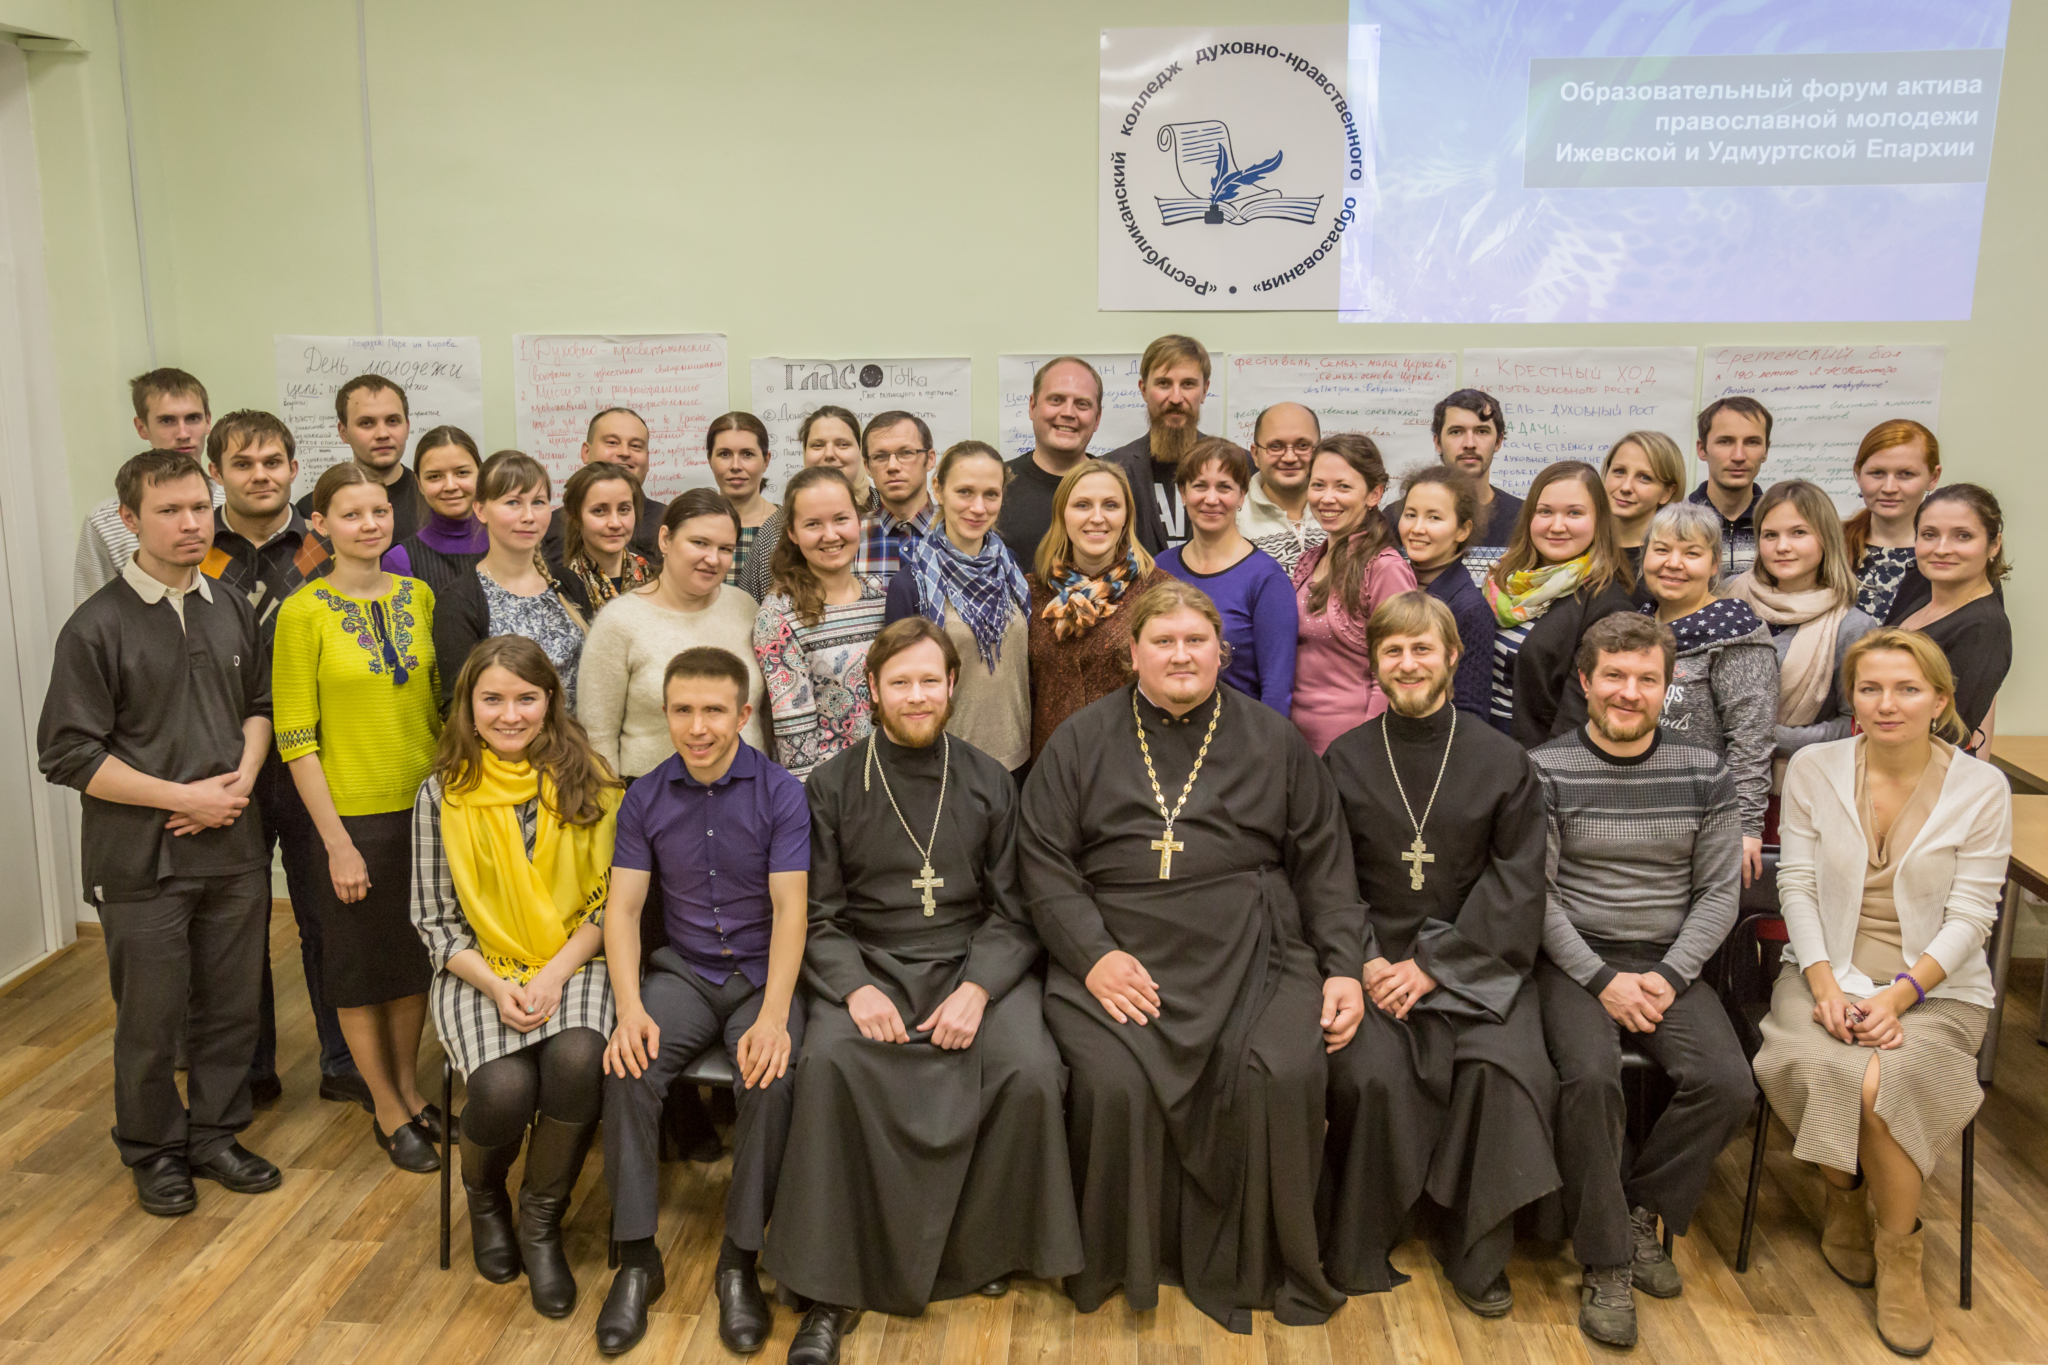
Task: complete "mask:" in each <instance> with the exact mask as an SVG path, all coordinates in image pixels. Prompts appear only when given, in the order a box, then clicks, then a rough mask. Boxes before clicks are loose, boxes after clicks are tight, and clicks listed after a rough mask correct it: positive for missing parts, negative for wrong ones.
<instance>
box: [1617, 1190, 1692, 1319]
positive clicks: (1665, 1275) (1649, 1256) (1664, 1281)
mask: <svg viewBox="0 0 2048 1365" xmlns="http://www.w3.org/2000/svg"><path fill="white" fill-rule="evenodd" d="M1628 1221H1629V1230H1630V1231H1631V1232H1632V1233H1633V1234H1634V1236H1635V1244H1636V1252H1635V1262H1634V1266H1633V1269H1632V1271H1631V1279H1632V1281H1633V1283H1634V1284H1635V1287H1636V1288H1638V1289H1640V1290H1642V1291H1643V1292H1644V1293H1645V1294H1648V1295H1649V1296H1650V1297H1652V1298H1657V1299H1675V1298H1677V1297H1678V1296H1679V1293H1680V1292H1681V1291H1683V1290H1684V1288H1685V1286H1684V1285H1683V1284H1680V1283H1679V1280H1678V1267H1677V1266H1676V1265H1675V1264H1673V1262H1672V1260H1671V1258H1670V1257H1669V1256H1666V1255H1665V1254H1664V1240H1663V1238H1661V1237H1659V1236H1658V1235H1657V1215H1656V1214H1654V1213H1651V1212H1650V1211H1649V1210H1648V1209H1646V1208H1644V1207H1643V1206H1642V1205H1640V1204H1638V1205H1636V1207H1635V1208H1634V1209H1633V1210H1632V1211H1631V1212H1630V1213H1629V1216H1628Z"/></svg>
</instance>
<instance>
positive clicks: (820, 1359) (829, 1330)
mask: <svg viewBox="0 0 2048 1365" xmlns="http://www.w3.org/2000/svg"><path fill="white" fill-rule="evenodd" d="M859 1321H860V1310H859V1309H858V1308H835V1307H834V1306H832V1305H831V1304H829V1303H814V1304H812V1305H811V1310H810V1311H809V1312H808V1313H805V1314H804V1320H803V1321H802V1322H801V1323H798V1324H797V1329H796V1335H795V1336H794V1337H792V1338H790V1342H789V1365H839V1344H840V1342H842V1341H844V1340H845V1339H846V1334H847V1333H848V1332H851V1331H852V1330H853V1328H854V1324H855V1323H857V1322H859Z"/></svg>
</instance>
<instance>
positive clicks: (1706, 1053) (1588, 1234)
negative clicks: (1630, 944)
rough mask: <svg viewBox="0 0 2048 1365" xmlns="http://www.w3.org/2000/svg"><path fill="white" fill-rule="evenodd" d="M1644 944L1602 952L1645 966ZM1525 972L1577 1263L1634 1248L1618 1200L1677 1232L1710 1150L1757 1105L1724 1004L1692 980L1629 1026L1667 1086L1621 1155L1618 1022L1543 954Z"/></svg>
mask: <svg viewBox="0 0 2048 1365" xmlns="http://www.w3.org/2000/svg"><path fill="white" fill-rule="evenodd" d="M1644 948H1645V953H1644V956H1643V958H1642V960H1641V961H1637V962H1628V961H1622V960H1620V959H1619V958H1618V956H1616V955H1614V954H1609V956H1608V965H1609V966H1611V967H1614V968H1616V969H1617V970H1620V971H1645V970H1647V969H1648V968H1649V966H1650V965H1651V963H1653V962H1655V961H1657V959H1658V955H1659V951H1660V950H1658V949H1656V948H1655V947H1653V946H1652V945H1648V944H1646V945H1644ZM1535 976H1536V990H1537V993H1538V994H1539V996H1540V997H1541V998H1542V1001H1543V1041H1544V1043H1545V1044H1546V1045H1547V1046H1548V1047H1549V1049H1550V1060H1551V1062H1552V1063H1553V1064H1554V1065H1555V1066H1556V1067H1557V1079H1558V1093H1557V1126H1556V1129H1555V1132H1556V1143H1557V1166H1558V1174H1559V1175H1561V1176H1562V1177H1563V1178H1564V1189H1563V1197H1564V1216H1565V1225H1566V1227H1567V1228H1568V1229H1569V1230H1570V1232H1571V1238H1572V1249H1573V1251H1574V1253H1575V1254H1576V1255H1577V1256H1578V1258H1579V1261H1580V1263H1581V1264H1584V1265H1591V1266H1612V1265H1621V1264H1622V1263H1624V1262H1626V1261H1627V1260H1629V1259H1630V1257H1631V1256H1632V1255H1633V1254H1634V1242H1633V1239H1632V1236H1631V1233H1630V1230H1629V1211H1630V1210H1631V1209H1633V1208H1635V1207H1636V1206H1638V1205H1641V1206H1642V1207H1644V1208H1647V1209H1648V1210H1649V1211H1650V1212H1651V1213H1654V1214H1656V1215H1657V1216H1658V1217H1660V1218H1662V1219H1663V1220H1664V1224H1665V1226H1666V1227H1668V1228H1669V1229H1670V1230H1671V1231H1672V1232H1673V1233H1678V1234H1683V1233H1684V1232H1685V1230H1686V1228H1687V1226H1689V1225H1690V1224H1691V1222H1692V1212H1693V1208H1694V1206H1695V1205H1697V1204H1698V1203H1699V1201H1700V1195H1701V1194H1703V1193H1705V1191H1706V1188H1707V1180H1708V1178H1709V1177H1710V1176H1711V1175H1712V1173H1713V1167H1714V1158H1715V1157H1717V1156H1719V1155H1720V1154H1721V1149H1722V1148H1723V1147H1725V1146H1727V1145H1728V1140H1729V1139H1730V1138H1732V1137H1734V1136H1735V1134H1736V1132H1737V1131H1738V1130H1739V1129H1740V1128H1741V1127H1742V1124H1743V1121H1744V1120H1745V1119H1747V1118H1748V1117H1749V1112H1750V1110H1751V1108H1752V1107H1754V1106H1755V1104H1756V1083H1755V1082H1754V1081H1753V1080H1751V1079H1750V1074H1749V1062H1748V1061H1747V1060H1746V1059H1745V1058H1744V1057H1743V1055H1742V1044H1741V1043H1739V1042H1737V1041H1736V1038H1735V1029H1734V1028H1733V1026H1731V1025H1730V1024H1729V1022H1728V1011H1727V1010H1726V1009H1724V1008H1723V1007H1722V1005H1721V1001H1720V999H1719V997H1717V996H1716V995H1715V994H1714V992H1713V989H1712V988H1711V987H1709V986H1708V985H1707V984H1706V983H1705V982H1702V981H1695V982H1693V983H1692V985H1690V986H1688V987H1687V988H1686V989H1685V990H1683V991H1681V992H1680V993H1679V996H1678V999H1677V1000H1675V1001H1674V1002H1672V1006H1671V1008H1670V1009H1669V1010H1667V1011H1665V1013H1664V1020H1663V1022H1662V1023H1660V1024H1658V1025H1657V1028H1656V1031H1655V1032H1652V1033H1642V1034H1635V1035H1632V1036H1633V1038H1634V1039H1635V1041H1636V1043H1637V1045H1638V1046H1640V1047H1641V1048H1642V1050H1643V1051H1644V1052H1646V1053H1648V1054H1649V1056H1650V1059H1651V1060H1652V1061H1654V1062H1656V1063H1657V1065H1658V1066H1659V1067H1661V1068H1662V1069H1663V1071H1664V1074H1665V1075H1666V1076H1668V1077H1670V1078H1671V1082H1672V1084H1673V1085H1674V1086H1675V1087H1676V1093H1675V1094H1674V1095H1673V1096H1672V1097H1671V1103H1670V1104H1669V1105H1667V1106H1666V1107H1665V1109H1664V1112H1663V1113H1662V1114H1661V1115H1659V1116H1658V1119H1657V1122H1656V1125H1655V1126H1654V1127H1653V1128H1651V1129H1650V1134H1649V1136H1648V1138H1646V1139H1645V1140H1644V1142H1643V1147H1642V1150H1641V1151H1639V1152H1637V1153H1635V1155H1634V1157H1633V1159H1629V1157H1628V1154H1627V1153H1626V1152H1625V1150H1624V1146H1625V1143H1624V1138H1625V1136H1626V1133H1627V1128H1628V1108H1627V1098H1626V1096H1624V1095H1623V1093H1622V1085H1621V1038H1622V1033H1623V1029H1622V1026H1621V1025H1620V1024H1619V1023H1617V1022H1616V1021H1615V1020H1614V1019H1613V1017H1612V1016H1610V1015H1609V1014H1608V1013H1607V1009H1606V1007H1605V1006H1604V1005H1602V1004H1601V1003H1600V997H1599V996H1597V995H1594V994H1593V993H1592V992H1591V991H1589V990H1587V989H1586V988H1585V987H1584V986H1581V985H1580V984H1579V983H1578V982H1576V981H1574V980H1572V979H1571V978H1570V977H1569V976H1566V975H1565V974H1564V973H1563V972H1562V971H1559V970H1558V968H1557V967H1556V966H1555V965H1554V964H1553V963H1552V962H1551V961H1550V959H1549V958H1547V957H1546V958H1539V959H1538V960H1537V962H1536V972H1535Z"/></svg>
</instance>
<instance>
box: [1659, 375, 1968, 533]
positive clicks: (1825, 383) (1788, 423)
mask: <svg viewBox="0 0 2048 1365" xmlns="http://www.w3.org/2000/svg"><path fill="white" fill-rule="evenodd" d="M1947 349H1948V348H1947V347H1945V346H1905V345H1890V346H1887V345H1876V346H1709V347H1708V348H1707V363H1706V373H1705V375H1704V377H1703V378H1702V380H1701V383H1700V406H1701V407H1702V408H1704V407H1705V406H1706V405H1707V404H1709V403H1711V402H1713V401H1714V400H1715V399H1717V398H1726V397H1729V396H1730V395H1733V394H1748V395H1750V396H1751V397H1753V398H1755V399H1756V400H1757V401H1758V402H1760V403H1762V404H1763V405H1764V406H1765V407H1767V408H1769V409H1770V410H1771V453H1770V458H1769V459H1768V460H1766V461H1765V462H1764V467H1763V472H1762V473H1761V474H1760V475H1759V476H1758V479H1757V483H1758V484H1759V486H1762V487H1769V486H1770V485H1771V484H1774V483H1778V482H1781V481H1782V480H1785V479H1810V480H1812V481H1813V482H1814V483H1817V484H1819V485H1820V486H1821V487H1822V488H1825V489H1826V490H1827V491H1828V493H1829V494H1830V495H1831V496H1832V497H1833V498H1834V500H1835V505H1836V506H1837V507H1839V508H1841V509H1842V511H1843V512H1844V513H1845V514H1846V513H1850V512H1855V511H1859V510H1861V508H1862V506H1863V499H1862V497H1861V496H1860V495H1859V494H1858V493H1857V491H1856V475H1855V463H1856V447H1857V446H1858V445H1860V444H1862V441H1863V437H1864V435H1865V434H1866V433H1868V432H1869V430H1870V429H1871V428H1872V427H1874V426H1876V425H1877V424H1878V423H1879V422H1887V421H1890V420H1891V419H1892V418H1895V417H1910V418H1912V419H1913V420H1914V421H1916V422H1918V423H1920V424H1921V425H1922V426H1924V427H1926V428H1927V429H1928V430H1929V431H1932V432H1934V433H1935V434H1936V435H1939V434H1940V432H1941V426H1940V418H1941V365H1942V360H1943V358H1944V356H1945V354H1946V352H1947Z"/></svg>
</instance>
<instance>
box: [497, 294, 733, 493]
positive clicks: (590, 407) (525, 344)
mask: <svg viewBox="0 0 2048 1365" xmlns="http://www.w3.org/2000/svg"><path fill="white" fill-rule="evenodd" d="M512 406H513V410H514V412H515V413H516V414H517V416H518V419H519V428H518V430H519V448H520V449H521V450H523V451H525V452H526V453H527V454H529V455H531V456H533V457H534V458H535V459H536V460H539V461H540V462H541V463H542V464H543V465H545V466H547V470H548V473H549V475H550V476H552V477H553V479H554V481H555V495H556V497H558V498H559V497H560V496H561V486H562V480H564V479H566V478H568V477H569V475H570V474H572V473H574V472H575V470H576V467H577V466H578V465H579V464H580V463H581V462H582V460H581V451H582V449H583V437H584V433H585V432H586V431H587V430H588V429H589V426H590V419H591V418H592V417H594V416H596V415H597V414H598V413H599V412H601V411H603V410H604V409H606V408H631V409H632V410H633V411H635V412H637V413H639V414H640V417H641V419H642V420H643V421H645V422H646V423H647V446H648V458H647V492H648V494H649V495H650V496H653V497H657V498H667V497H672V496H673V495H675V494H677V493H680V492H682V491H683V490H684V489H685V488H693V487H703V486H707V485H709V484H710V482H711V466H710V464H709V463H708V462H707V461H706V460H705V458H704V432H705V430H706V429H707V428H708V427H709V426H710V425H711V419H712V418H714V417H716V416H718V415H719V414H720V413H722V412H725V411H726V410H727V409H729V408H730V407H731V406H732V403H731V395H730V393H729V392H728V390H727V388H726V379H725V337H724V335H723V334H721V333H717V332H696V333H676V334H671V335H664V336H561V335H550V336H542V335H534V334H520V335H516V336H514V337H513V338H512ZM486 449H488V447H486Z"/></svg>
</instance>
